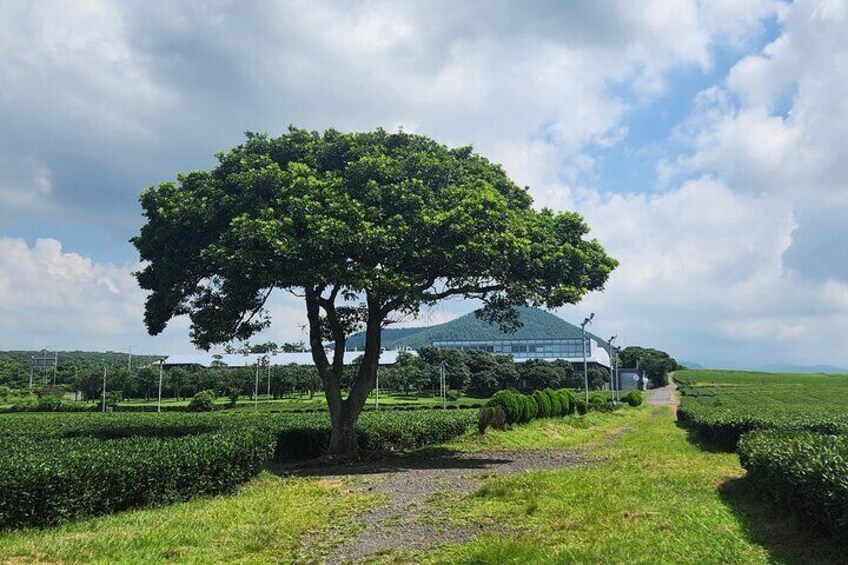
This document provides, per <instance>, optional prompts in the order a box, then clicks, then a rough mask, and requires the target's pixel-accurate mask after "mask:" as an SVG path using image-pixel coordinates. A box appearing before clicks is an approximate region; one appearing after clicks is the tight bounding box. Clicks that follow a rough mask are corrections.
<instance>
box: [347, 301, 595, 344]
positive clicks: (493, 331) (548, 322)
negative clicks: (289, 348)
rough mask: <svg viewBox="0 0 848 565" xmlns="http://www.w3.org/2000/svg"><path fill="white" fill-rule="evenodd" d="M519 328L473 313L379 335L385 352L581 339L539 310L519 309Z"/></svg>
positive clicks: (358, 339) (361, 337)
mask: <svg viewBox="0 0 848 565" xmlns="http://www.w3.org/2000/svg"><path fill="white" fill-rule="evenodd" d="M517 310H518V314H519V318H520V320H521V323H522V325H521V327H520V328H518V329H517V330H516V331H515V332H513V333H505V332H503V331H501V330H500V329H499V328H498V327H497V326H493V325H491V324H489V323H487V322H485V321H484V320H481V319H479V318H478V317H477V316H475V315H474V313H473V312H471V313H470V314H466V315H464V316H460V317H459V318H457V319H455V320H451V321H450V322H445V323H443V324H437V325H435V326H422V327H417V328H386V329H384V330H383V334H382V344H383V347H385V348H386V349H397V348H403V347H409V348H411V349H418V348H420V347H424V346H427V345H430V344H431V343H433V342H434V341H448V340H470V341H483V340H486V341H489V340H497V339H563V338H577V339H580V335H581V332H580V327H579V326H575V325H573V324H569V323H568V322H566V321H565V320H563V319H562V318H560V317H559V316H556V315H554V314H551V313H550V312H546V311H544V310H540V309H538V308H529V307H519V308H518V309H517ZM586 334H587V335H588V336H589V337H591V338H592V339H594V340H595V341H597V342H598V345H600V346H601V347H603V348H605V349H606V348H607V347H608V346H609V345H608V344H607V342H606V341H605V340H603V339H601V338H599V337H598V336H596V335H594V334H592V333H590V332H586ZM347 346H348V348H349V349H361V348H363V347H364V346H365V333H364V332H359V333H357V334H354V335H352V336H351V337H350V338H349V339H348V340H347Z"/></svg>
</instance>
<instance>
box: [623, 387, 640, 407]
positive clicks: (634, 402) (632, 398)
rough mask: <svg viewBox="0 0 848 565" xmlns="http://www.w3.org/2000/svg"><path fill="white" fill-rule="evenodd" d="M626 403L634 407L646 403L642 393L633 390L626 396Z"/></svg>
mask: <svg viewBox="0 0 848 565" xmlns="http://www.w3.org/2000/svg"><path fill="white" fill-rule="evenodd" d="M624 401H625V402H626V403H627V404H629V405H630V406H632V407H634V408H635V407H637V406H641V405H642V402H643V401H644V397H643V396H642V393H641V392H639V391H637V390H631V391H630V392H628V393H627V394H626V395H624Z"/></svg>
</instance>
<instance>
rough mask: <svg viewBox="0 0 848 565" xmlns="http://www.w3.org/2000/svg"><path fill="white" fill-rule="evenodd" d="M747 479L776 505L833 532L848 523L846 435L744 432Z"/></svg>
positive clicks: (742, 445) (741, 442)
mask: <svg viewBox="0 0 848 565" xmlns="http://www.w3.org/2000/svg"><path fill="white" fill-rule="evenodd" d="M737 449H738V451H739V460H740V462H741V463H742V466H743V467H745V469H746V470H747V471H748V477H749V478H750V480H752V481H753V482H754V484H755V485H757V487H758V488H759V490H761V491H762V492H763V493H765V494H766V495H768V496H770V497H771V498H772V499H774V500H775V501H776V502H777V503H778V504H780V505H783V506H785V507H786V508H788V509H790V510H793V511H794V512H795V513H797V514H798V515H799V516H800V517H801V519H803V520H807V521H809V523H811V524H813V525H814V526H818V527H819V528H821V529H824V530H826V531H828V532H830V533H832V534H838V533H843V532H844V529H845V526H846V524H848V480H846V478H847V477H848V438H846V437H845V436H835V435H825V434H817V433H813V432H786V431H774V430H771V431H756V432H750V433H747V434H745V435H743V436H742V438H741V439H740V440H739V444H738V446H737Z"/></svg>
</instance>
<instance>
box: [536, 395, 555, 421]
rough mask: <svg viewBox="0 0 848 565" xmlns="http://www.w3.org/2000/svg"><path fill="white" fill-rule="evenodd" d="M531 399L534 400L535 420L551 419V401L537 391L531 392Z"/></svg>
mask: <svg viewBox="0 0 848 565" xmlns="http://www.w3.org/2000/svg"><path fill="white" fill-rule="evenodd" d="M533 398H534V399H535V400H536V406H537V410H536V417H537V418H550V417H551V415H552V414H551V400H550V398H548V395H547V394H545V393H544V392H542V391H541V390H537V391H535V392H533Z"/></svg>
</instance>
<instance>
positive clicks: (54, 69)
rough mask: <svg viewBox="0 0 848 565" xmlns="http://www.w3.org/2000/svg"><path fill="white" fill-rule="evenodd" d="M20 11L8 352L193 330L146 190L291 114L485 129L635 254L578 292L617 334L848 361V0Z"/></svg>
mask: <svg viewBox="0 0 848 565" xmlns="http://www.w3.org/2000/svg"><path fill="white" fill-rule="evenodd" d="M0 28H2V29H3V30H4V33H3V34H0V350H2V349H41V348H42V347H50V348H58V349H66V350H68V349H88V350H105V349H111V350H115V351H118V350H122V349H123V350H125V349H128V348H130V347H132V348H133V351H135V352H150V353H177V352H186V351H189V350H191V349H192V346H191V344H190V342H189V339H188V324H187V322H186V320H183V319H177V320H174V321H173V322H172V323H171V324H170V326H169V327H168V329H167V330H166V331H165V332H164V333H163V334H161V335H160V336H156V337H151V336H148V335H147V334H146V331H145V329H144V325H143V322H142V315H143V304H144V298H145V294H144V292H143V291H141V290H140V289H139V288H138V287H137V285H136V283H135V280H134V279H133V277H132V276H131V273H132V272H133V271H134V270H137V269H138V268H139V263H138V256H137V254H136V252H135V249H134V248H133V247H132V245H131V244H129V242H128V240H129V238H130V237H132V236H133V235H135V234H136V233H137V231H138V229H139V227H140V226H141V224H142V221H143V218H142V216H141V212H140V206H139V204H138V194H139V192H140V191H141V190H142V189H144V188H145V187H148V186H151V185H155V184H157V183H159V182H164V181H168V180H171V179H174V178H175V177H176V175H177V174H178V173H180V172H183V171H190V170H197V169H209V168H210V167H211V166H213V165H214V162H215V159H214V154H215V153H216V152H219V151H224V150H227V149H228V148H230V147H233V146H235V145H238V144H239V143H240V142H241V141H242V140H243V139H244V137H243V134H244V132H245V131H248V130H249V131H267V132H270V133H271V134H280V133H283V132H284V131H285V129H286V127H287V126H288V125H289V124H294V125H296V126H298V127H304V128H308V129H315V130H323V129H326V128H329V127H334V128H336V129H339V130H342V131H368V130H372V129H374V128H377V127H383V128H386V129H389V130H397V129H398V128H401V127H402V128H403V129H404V130H405V131H409V132H415V133H420V134H424V135H427V136H430V137H433V138H435V139H437V140H438V141H440V142H442V143H445V144H448V145H452V146H453V145H466V144H471V145H473V146H474V148H475V150H476V151H478V152H479V153H481V154H483V155H485V156H486V157H488V158H490V159H491V160H493V161H496V162H499V163H501V164H503V166H504V167H505V169H506V171H507V172H508V174H509V175H510V177H511V178H512V179H513V180H515V181H516V182H517V183H519V184H521V185H527V186H529V187H530V193H531V194H532V196H533V197H534V200H535V203H536V206H538V207H542V206H547V207H550V208H553V209H556V210H574V211H577V212H579V213H580V214H582V215H583V216H584V217H585V218H586V220H587V222H588V223H589V225H590V226H591V228H592V232H591V236H592V237H594V238H597V239H598V240H599V241H600V242H601V243H602V244H603V245H604V247H605V248H606V249H607V250H608V252H609V253H610V254H611V255H613V256H614V257H615V258H617V259H618V260H619V262H620V266H619V267H618V268H617V269H616V270H615V271H614V272H613V274H612V275H611V277H610V280H609V282H608V284H607V285H606V288H605V290H604V291H603V292H595V293H592V294H590V295H588V296H587V297H586V298H585V299H584V300H583V301H581V302H580V303H579V304H576V305H573V306H569V307H566V308H562V309H560V310H558V311H557V314H559V315H560V316H562V317H564V318H565V319H567V320H569V321H571V322H579V321H580V320H582V318H583V317H584V316H585V315H586V314H588V313H589V312H594V313H595V314H596V318H595V321H594V322H593V326H592V329H593V331H594V332H595V333H598V334H600V335H607V334H609V335H612V334H618V335H619V343H621V344H623V345H632V344H638V345H645V346H651V347H657V348H660V349H663V350H666V351H668V352H670V353H671V354H672V355H673V356H675V357H676V358H678V359H683V360H689V361H695V362H698V363H701V364H704V365H708V366H716V367H751V366H759V365H763V364H773V363H794V364H819V363H827V364H834V365H841V366H848V230H846V225H845V224H846V220H848V135H846V134H848V33H845V30H846V29H848V0H821V1H805V0H799V1H796V2H792V3H786V2H778V1H769V0H750V1H740V0H701V1H686V0H656V1H654V0H643V1H640V2H631V1H629V0H621V1H618V2H614V1H603V0H602V1H598V2H582V1H573V2H564V1H552V2H543V1H539V2H532V1H525V2H505V1H482V0H481V1H468V2H460V3H457V2H439V1H435V2H392V1H387V2H382V1H368V2H325V1H320V0H316V1H309V2H306V1H304V2H273V1H262V2H259V1H225V0H213V1H188V2H180V3H175V2H169V1H146V2H134V1H125V2H121V1H109V2H107V1H94V0H69V1H40V0H34V1H31V2H18V1H14V0H0ZM473 308H474V304H472V303H469V302H462V301H453V302H448V303H445V304H443V305H442V306H440V307H437V308H434V309H433V310H430V311H427V312H424V313H423V315H422V318H421V319H420V320H417V321H413V322H412V325H415V324H419V325H420V324H428V323H434V322H441V321H446V320H449V319H452V318H454V317H457V316H459V315H461V314H463V313H466V312H468V311H470V310H472V309H473ZM271 313H272V326H271V328H270V329H269V330H267V331H266V332H265V333H264V334H263V335H261V336H258V337H257V338H256V339H255V340H254V341H256V340H261V341H264V340H265V339H266V338H267V339H270V340H274V341H277V342H283V341H298V340H302V339H305V335H304V333H303V330H302V324H303V323H304V321H305V308H304V306H303V304H301V302H300V301H299V299H297V298H294V297H291V296H289V295H287V294H285V293H278V294H276V295H275V296H274V298H273V304H272V307H271Z"/></svg>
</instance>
